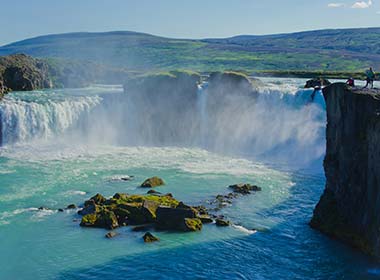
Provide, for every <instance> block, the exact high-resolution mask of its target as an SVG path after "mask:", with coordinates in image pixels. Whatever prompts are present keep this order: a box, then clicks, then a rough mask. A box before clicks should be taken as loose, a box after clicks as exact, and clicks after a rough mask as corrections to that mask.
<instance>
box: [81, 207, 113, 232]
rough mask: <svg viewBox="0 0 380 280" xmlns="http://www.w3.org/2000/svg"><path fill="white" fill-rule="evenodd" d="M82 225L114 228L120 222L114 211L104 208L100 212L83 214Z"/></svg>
mask: <svg viewBox="0 0 380 280" xmlns="http://www.w3.org/2000/svg"><path fill="white" fill-rule="evenodd" d="M80 225H81V226H83V227H97V228H106V229H114V228H117V227H118V226H119V223H118V221H117V218H116V215H115V213H114V212H112V211H109V210H106V209H102V210H101V211H99V212H98V213H93V214H88V215H85V216H83V217H82V221H81V223H80Z"/></svg>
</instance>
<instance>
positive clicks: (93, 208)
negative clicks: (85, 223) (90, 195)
mask: <svg viewBox="0 0 380 280" xmlns="http://www.w3.org/2000/svg"><path fill="white" fill-rule="evenodd" d="M91 201H92V200H91ZM102 209H104V208H103V206H100V205H97V204H95V203H94V201H92V204H89V203H87V206H85V207H84V208H83V209H82V210H79V211H78V214H79V215H81V216H85V215H88V214H93V213H98V212H100V211H101V210H102Z"/></svg>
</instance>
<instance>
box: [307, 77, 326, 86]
mask: <svg viewBox="0 0 380 280" xmlns="http://www.w3.org/2000/svg"><path fill="white" fill-rule="evenodd" d="M329 85H331V82H330V81H329V80H327V79H323V78H316V79H311V80H308V81H306V84H305V88H321V87H325V86H329Z"/></svg>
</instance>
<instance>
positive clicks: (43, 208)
mask: <svg viewBox="0 0 380 280" xmlns="http://www.w3.org/2000/svg"><path fill="white" fill-rule="evenodd" d="M38 210H40V211H46V210H50V209H49V208H47V207H44V206H40V207H38Z"/></svg>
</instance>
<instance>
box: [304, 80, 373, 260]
mask: <svg viewBox="0 0 380 280" xmlns="http://www.w3.org/2000/svg"><path fill="white" fill-rule="evenodd" d="M323 94H324V97H325V100H326V106H327V130H326V137H327V149H326V157H325V160H324V169H325V173H326V180H327V181H326V189H325V191H324V193H323V195H322V197H321V199H320V201H319V203H318V205H317V206H316V208H315V210H314V215H313V218H312V220H311V222H310V225H311V227H313V228H315V229H317V230H320V231H321V232H323V233H325V234H327V235H329V236H331V237H333V238H337V239H339V240H342V241H344V242H346V243H348V244H349V245H351V246H353V247H356V248H358V249H359V250H361V251H363V252H365V253H367V254H370V255H372V256H375V257H380V215H379V213H380V100H379V95H380V91H377V90H362V89H349V88H347V87H346V85H345V84H343V83H336V84H332V85H330V86H328V87H326V88H325V89H324V90H323Z"/></svg>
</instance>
